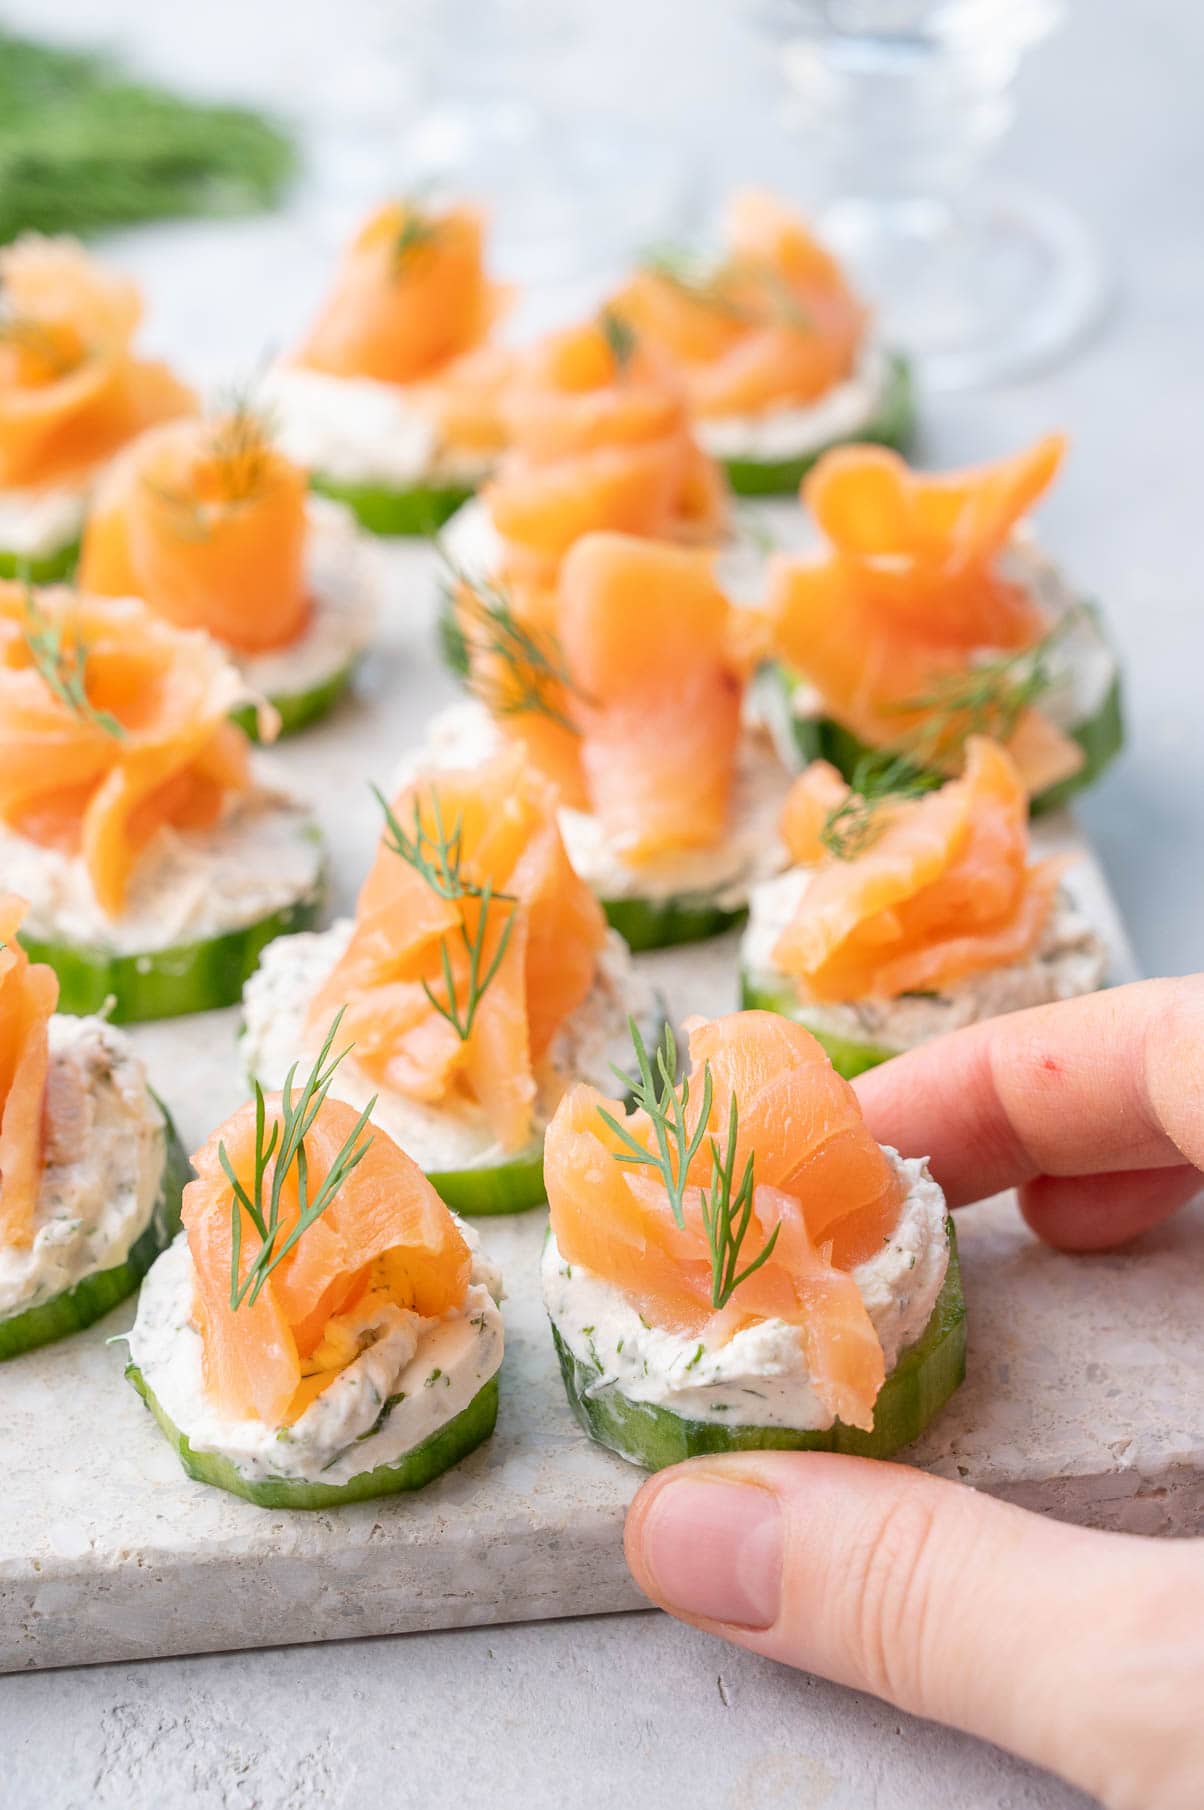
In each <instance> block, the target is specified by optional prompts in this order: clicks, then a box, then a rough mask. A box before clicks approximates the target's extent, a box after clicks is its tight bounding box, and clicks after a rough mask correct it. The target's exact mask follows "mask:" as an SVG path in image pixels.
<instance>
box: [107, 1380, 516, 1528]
mask: <svg viewBox="0 0 1204 1810" xmlns="http://www.w3.org/2000/svg"><path fill="white" fill-rule="evenodd" d="M125 1374H126V1376H127V1377H128V1378H129V1380H130V1382H131V1383H132V1384H133V1385H134V1387H135V1389H136V1390H137V1391H138V1393H139V1395H140V1396H141V1397H142V1399H143V1401H144V1402H145V1403H146V1405H147V1407H148V1408H149V1409H150V1411H151V1413H152V1414H153V1415H154V1417H155V1419H156V1420H157V1421H158V1423H159V1425H160V1426H161V1427H162V1429H163V1431H164V1433H165V1434H166V1435H167V1438H168V1439H169V1441H170V1442H171V1444H172V1445H173V1446H174V1447H175V1450H176V1453H177V1455H178V1457H179V1460H180V1463H181V1464H182V1465H183V1467H184V1469H185V1470H186V1471H187V1473H188V1475H189V1476H190V1477H192V1478H193V1479H195V1481H196V1482H197V1483H209V1484H212V1485H213V1487H214V1488H215V1489H224V1490H228V1491H229V1492H230V1494H231V1495H232V1496H242V1497H243V1498H244V1499H245V1500H246V1501H247V1502H254V1503H256V1504H257V1505H258V1507H260V1508H306V1509H314V1508H338V1507H341V1506H342V1505H343V1504H344V1503H348V1502H366V1501H367V1500H368V1499H369V1498H370V1497H372V1496H390V1495H393V1494H395V1493H396V1492H397V1491H398V1490H411V1489H424V1488H425V1487H426V1485H427V1484H428V1483H432V1482H433V1481H434V1479H435V1478H436V1477H438V1476H440V1475H441V1474H442V1473H443V1472H444V1471H446V1470H448V1469H449V1468H450V1467H451V1466H452V1465H453V1464H458V1463H459V1462H460V1460H461V1458H466V1457H467V1456H468V1454H469V1452H471V1451H473V1450H474V1449H475V1448H476V1447H477V1446H479V1445H480V1444H482V1442H483V1441H484V1440H486V1439H488V1438H489V1435H490V1434H491V1433H492V1432H493V1429H494V1425H495V1423H496V1421H497V1402H498V1379H497V1377H496V1376H491V1377H490V1379H489V1381H488V1382H487V1383H486V1384H485V1386H484V1387H483V1388H482V1389H480V1390H478V1392H477V1393H476V1395H474V1396H473V1398H472V1400H471V1401H470V1402H469V1404H468V1406H467V1407H466V1408H462V1409H461V1411H460V1412H459V1414H457V1415H455V1416H453V1418H452V1419H451V1420H449V1421H448V1422H447V1424H446V1426H442V1427H440V1428H439V1431H438V1432H437V1433H432V1434H431V1435H430V1437H429V1438H427V1439H424V1440H422V1442H421V1443H420V1444H419V1445H416V1446H413V1447H412V1448H411V1449H410V1450H409V1451H408V1452H406V1453H405V1454H404V1455H403V1456H402V1457H401V1458H399V1459H398V1460H397V1462H396V1464H380V1465H377V1467H376V1469H375V1470H372V1471H364V1472H363V1473H362V1474H361V1475H360V1476H358V1477H353V1478H352V1479H351V1481H350V1482H349V1483H305V1482H302V1481H301V1480H300V1479H298V1478H295V1477H265V1478H262V1479H260V1480H259V1481H254V1480H253V1479H251V1478H249V1477H244V1476H243V1474H242V1472H241V1471H239V1470H238V1469H237V1468H236V1466H235V1465H233V1464H232V1463H231V1462H230V1460H229V1459H228V1458H222V1457H221V1456H220V1455H219V1454H218V1453H216V1452H194V1451H193V1449H192V1447H191V1445H190V1444H189V1443H188V1436H187V1434H185V1433H181V1431H180V1429H179V1428H178V1427H177V1426H176V1425H175V1423H174V1422H173V1421H171V1420H169V1419H168V1417H167V1415H166V1414H165V1412H164V1411H163V1408H162V1407H161V1405H160V1403H159V1401H158V1398H157V1397H156V1395H155V1393H154V1390H153V1389H151V1388H150V1386H149V1385H148V1383H147V1381H146V1379H145V1377H144V1376H143V1374H142V1372H141V1370H139V1368H138V1366H137V1364H127V1365H126V1367H125Z"/></svg>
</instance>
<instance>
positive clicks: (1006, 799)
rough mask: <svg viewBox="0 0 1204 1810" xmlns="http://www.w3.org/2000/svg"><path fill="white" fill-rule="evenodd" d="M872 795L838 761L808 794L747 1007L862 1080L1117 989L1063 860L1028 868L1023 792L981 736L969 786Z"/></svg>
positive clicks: (975, 742) (762, 910) (775, 890)
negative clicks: (1001, 1022)
mask: <svg viewBox="0 0 1204 1810" xmlns="http://www.w3.org/2000/svg"><path fill="white" fill-rule="evenodd" d="M859 783H860V785H861V787H862V790H860V791H858V790H857V789H856V785H855V786H854V787H853V788H850V786H849V785H848V783H847V781H845V780H843V779H842V778H841V776H840V774H839V773H838V772H837V771H836V769H835V767H831V766H829V765H828V764H827V763H826V762H824V761H816V762H815V763H814V764H813V765H812V766H810V767H808V768H807V770H806V771H805V772H804V773H802V774H800V775H799V777H798V779H796V780H795V782H794V785H793V787H792V788H791V792H790V795H789V797H788V798H787V801H786V807H785V810H784V812H783V815H782V826H781V829H782V837H783V840H784V841H785V843H786V846H787V848H788V849H789V852H790V858H791V862H792V865H791V867H790V868H789V869H787V871H786V872H785V873H783V874H780V875H778V876H777V877H776V878H774V879H772V880H767V881H766V882H765V883H764V884H763V885H761V886H759V887H757V888H756V890H755V891H754V893H753V897H752V904H751V908H750V911H749V922H748V929H747V931H746V932H745V937H744V946H743V952H742V966H743V993H744V1003H745V1004H746V1005H749V1006H764V1007H768V1008H769V1009H770V1010H774V1011H779V1012H783V1013H785V1014H786V1016H787V1017H790V1018H794V1019H797V1020H798V1021H799V1022H800V1023H801V1024H805V1025H806V1026H807V1028H808V1030H809V1031H811V1033H812V1034H813V1035H814V1036H815V1037H816V1038H817V1039H818V1040H819V1042H820V1043H822V1044H823V1046H824V1048H825V1049H826V1050H827V1051H828V1053H829V1055H830V1056H831V1058H832V1061H833V1063H834V1065H835V1067H836V1068H837V1069H838V1070H839V1072H840V1073H841V1074H843V1075H847V1076H850V1077H851V1076H853V1075H857V1074H860V1073H861V1072H862V1071H863V1070H864V1069H867V1068H872V1067H873V1066H874V1065H875V1064H876V1063H878V1062H881V1061H884V1060H885V1059H886V1058H887V1057H889V1056H893V1055H896V1054H898V1052H899V1051H900V1050H904V1049H910V1048H913V1047H914V1046H915V1045H916V1044H917V1043H921V1042H925V1041H926V1040H927V1039H928V1038H930V1037H936V1036H939V1035H940V1034H941V1033H942V1032H944V1031H951V1030H958V1029H960V1028H961V1027H962V1026H964V1025H968V1024H976V1023H977V1022H978V1021H979V1020H981V1019H983V1018H993V1017H995V1016H997V1015H998V1014H999V1013H1000V1012H1011V1011H1017V1010H1020V1009H1021V1008H1023V1007H1025V1006H1035V1005H1045V1004H1048V1003H1050V1002H1051V1001H1053V1000H1058V999H1069V998H1072V997H1073V996H1074V995H1076V994H1079V993H1090V992H1094V990H1095V989H1096V988H1097V987H1099V986H1101V985H1102V984H1103V981H1104V972H1105V968H1106V959H1107V958H1106V954H1105V950H1104V946H1103V943H1102V942H1101V940H1100V938H1099V937H1098V936H1097V934H1096V932H1095V931H1094V930H1093V929H1092V928H1091V925H1090V924H1089V923H1088V921H1087V919H1086V918H1085V917H1084V916H1083V914H1082V912H1081V911H1080V910H1079V909H1078V907H1077V906H1076V905H1075V903H1074V900H1073V897H1072V896H1071V895H1070V894H1069V893H1068V892H1067V891H1066V889H1065V887H1064V886H1063V884H1062V876H1063V869H1064V866H1065V863H1064V861H1062V860H1060V859H1059V858H1057V857H1056V856H1055V857H1049V858H1046V859H1045V860H1040V861H1032V860H1031V859H1030V851H1029V836H1028V800H1027V797H1026V795H1025V789H1024V783H1023V781H1022V779H1021V777H1020V774H1019V771H1018V770H1017V767H1016V764H1015V762H1014V761H1013V760H1012V758H1011V756H1010V755H1009V754H1008V753H1007V752H1006V750H1005V749H1003V748H1001V747H1000V746H999V745H998V743H996V742H991V741H988V740H986V739H985V738H983V737H978V736H975V737H972V738H971V740H970V741H969V743H968V744H967V748H966V764H965V771H964V773H963V774H962V776H961V777H960V778H958V779H951V780H948V781H947V782H946V783H945V784H944V785H943V786H940V787H939V788H937V789H925V788H924V787H922V786H917V785H916V783H915V781H914V780H913V779H912V778H911V777H910V776H909V775H908V774H907V773H906V772H905V771H903V770H902V769H896V771H895V772H894V774H892V773H891V772H890V770H889V766H883V765H882V763H881V762H879V763H878V765H877V767H876V768H874V769H871V768H868V767H867V768H866V769H864V770H863V771H862V773H861V774H860V775H859ZM892 785H894V786H896V787H897V788H898V789H897V790H892V789H891V788H892Z"/></svg>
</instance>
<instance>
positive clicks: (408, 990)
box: [307, 746, 607, 1150]
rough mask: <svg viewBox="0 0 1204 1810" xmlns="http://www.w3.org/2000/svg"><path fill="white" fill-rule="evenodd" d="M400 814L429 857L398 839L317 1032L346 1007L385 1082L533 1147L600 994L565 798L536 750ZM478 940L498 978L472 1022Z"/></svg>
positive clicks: (453, 778) (426, 783) (436, 788)
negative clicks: (560, 1068) (577, 1019)
mask: <svg viewBox="0 0 1204 1810" xmlns="http://www.w3.org/2000/svg"><path fill="white" fill-rule="evenodd" d="M392 818H393V822H394V824H396V825H397V826H398V827H399V828H400V830H401V831H402V832H403V833H404V834H405V836H406V838H407V839H408V842H409V844H410V846H411V848H412V849H413V848H415V847H417V848H418V849H419V850H420V852H421V861H418V860H416V859H413V858H405V857H403V855H402V854H400V853H399V852H398V851H397V845H396V842H395V840H394V837H393V833H392V830H391V829H387V830H386V833H385V835H384V836H383V837H382V839H381V843H380V846H379V849H378V851H377V855H376V859H375V861H374V863H373V866H372V869H371V871H370V873H369V875H368V878H367V879H366V881H365V882H364V885H363V888H362V890H361V892H360V896H359V901H358V903H357V906H356V916H355V927H354V930H353V931H352V935H351V940H350V942H349V944H348V946H347V949H346V951H345V952H344V954H343V955H342V957H341V958H340V960H339V962H338V963H337V965H336V966H335V968H334V969H333V971H332V972H331V974H330V975H329V977H328V978H327V980H326V981H325V982H324V984H323V985H322V987H321V988H320V989H319V991H318V993H317V994H316V995H315V997H314V999H313V1001H312V1002H311V1005H310V1009H309V1014H308V1033H307V1034H308V1036H309V1038H310V1039H311V1040H318V1039H320V1038H321V1036H322V1035H323V1034H324V1032H325V1030H326V1027H327V1025H328V1024H329V1023H330V1020H331V1018H332V1016H333V1014H334V1013H335V1012H336V1011H338V1010H340V1009H341V1008H345V1016H344V1019H343V1028H344V1030H345V1032H346V1034H347V1037H348V1039H349V1041H351V1042H352V1043H354V1046H355V1061H356V1063H357V1065H358V1066H359V1067H360V1068H362V1069H363V1070H364V1071H365V1072H366V1073H367V1074H369V1075H370V1076H371V1077H372V1078H373V1079H374V1080H376V1081H378V1082H380V1083H381V1084H383V1085H384V1086H386V1087H389V1088H392V1089H393V1090H395V1091H396V1092H398V1093H401V1094H406V1095H409V1096H410V1097H411V1098H414V1099H418V1100H426V1101H431V1102H433V1103H437V1104H439V1103H442V1104H446V1105H449V1106H453V1107H454V1106H455V1104H456V1103H457V1101H459V1102H463V1101H465V1100H470V1101H476V1102H477V1103H478V1104H479V1105H480V1106H481V1107H482V1108H483V1109H484V1111H485V1113H486V1116H487V1118H488V1120H489V1122H490V1124H491V1125H492V1127H493V1128H494V1130H495V1132H496V1134H497V1137H498V1140H499V1142H500V1143H501V1145H502V1146H503V1148H505V1149H507V1150H515V1149H518V1148H521V1146H522V1145H523V1144H525V1143H526V1142H527V1140H528V1139H529V1137H530V1135H531V1129H532V1120H533V1112H534V1107H535V1101H536V1095H537V1091H538V1087H537V1083H538V1079H539V1075H540V1071H541V1065H542V1064H543V1062H544V1058H545V1057H546V1056H547V1053H548V1049H549V1046H550V1044H551V1042H552V1039H553V1037H554V1036H555V1033H556V1031H557V1030H558V1029H559V1027H560V1026H561V1024H563V1022H564V1020H565V1019H566V1018H567V1017H568V1015H569V1014H570V1013H571V1012H573V1011H575V1010H576V1008H577V1007H578V1006H579V1005H580V1004H581V1003H582V1001H583V1000H584V999H585V997H586V995H587V994H588V993H589V991H590V988H591V987H592V986H593V983H594V978H595V975H596V972H597V963H598V956H599V954H600V952H601V949H602V946H603V944H604V942H605V940H606V934H607V933H606V922H605V918H604V916H603V913H602V909H601V907H600V906H599V905H598V903H597V901H596V900H595V899H594V898H593V896H592V894H591V893H590V891H589V889H588V888H587V887H586V885H585V883H584V882H583V881H582V880H581V879H580V878H579V877H578V875H577V874H576V873H575V872H574V870H573V868H572V867H571V866H570V864H569V860H568V856H567V854H566V853H565V849H564V844H563V842H562V841H561V837H560V830H559V827H558V823H557V799H556V794H555V792H554V790H553V788H552V787H551V786H550V785H549V784H548V782H547V781H546V779H544V778H543V777H542V776H541V775H540V774H539V773H538V772H536V771H535V769H534V768H533V767H532V766H530V764H529V763H528V762H527V760H526V757H525V751H524V750H523V749H522V747H521V746H516V747H512V748H510V749H508V750H507V751H506V752H505V753H504V754H502V755H501V756H499V757H498V758H496V759H494V760H492V761H490V762H488V763H487V764H486V765H484V766H481V767H479V768H471V769H465V770H447V771H441V772H439V773H438V775H427V776H423V777H421V778H419V779H418V780H417V781H416V782H415V783H414V784H412V785H410V786H407V787H406V788H405V789H404V790H403V791H402V792H401V793H399V795H398V796H397V798H396V799H395V800H394V802H393V805H392ZM486 888H489V889H490V895H491V896H490V897H489V898H488V901H487V902H486V901H485V899H484V898H483V894H484V892H485V889H486ZM483 920H484V921H483ZM474 943H478V944H479V947H480V956H479V960H478V961H477V964H476V966H477V973H478V975H484V974H488V973H489V971H490V969H491V966H492V965H493V963H494V961H495V958H496V961H497V967H496V971H495V972H494V973H493V976H492V978H491V979H490V980H489V982H488V985H487V986H486V987H485V988H484V989H483V990H482V991H481V994H480V1000H479V1005H478V1007H477V1009H476V1010H475V1012H474V1013H473V1014H472V1017H471V1023H470V1024H467V1018H468V1012H467V1007H468V1002H469V1000H470V999H471V996H472V982H471V969H472V963H471V957H470V954H469V951H470V948H471V946H472V945H473V944H474ZM449 970H450V972H451V975H452V978H453V981H454V993H455V1002H454V1007H455V1016H456V1017H457V1018H458V1019H459V1028H458V1027H457V1024H456V1023H453V1022H451V1021H450V1020H449V1017H448V1015H447V1011H446V1009H445V1010H443V1011H441V1010H440V1009H439V1007H440V1006H443V1007H444V1008H447V1007H448V1006H449V1005H451V1004H452V1002H451V1001H450V1000H449V999H448V995H447V975H448V971H449ZM432 994H433V995H434V998H432ZM436 1002H438V1003H436ZM466 1024H467V1034H466V1035H464V1034H462V1031H463V1029H464V1028H465V1026H466Z"/></svg>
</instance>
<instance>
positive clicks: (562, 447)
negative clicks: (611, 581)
mask: <svg viewBox="0 0 1204 1810" xmlns="http://www.w3.org/2000/svg"><path fill="white" fill-rule="evenodd" d="M506 419H507V423H508V428H509V442H510V445H509V451H508V452H507V454H506V456H505V458H504V459H503V460H502V463H501V466H500V467H499V469H498V472H497V475H496V476H495V477H494V478H493V480H492V481H491V482H490V483H489V484H487V485H486V487H485V489H484V491H483V492H482V494H481V497H480V499H479V500H478V502H477V503H475V504H473V505H471V506H470V507H469V508H467V509H465V510H463V511H462V512H461V514H460V515H459V516H458V517H457V518H456V520H455V522H454V523H453V524H452V525H451V527H450V528H449V530H448V532H447V534H446V535H445V536H444V539H443V543H442V544H443V547H444V550H445V552H446V554H447V556H448V557H449V559H450V561H451V563H452V565H453V567H454V568H456V569H457V570H460V571H463V573H464V574H465V575H466V576H467V577H468V578H470V579H472V580H488V581H492V582H495V583H497V584H498V585H500V586H502V587H503V588H504V589H505V590H506V591H507V593H508V595H509V596H510V598H511V601H512V603H513V606H514V608H515V609H516V610H517V611H518V612H519V614H520V615H521V616H523V617H524V619H532V620H534V619H537V618H538V617H539V615H540V613H541V611H543V610H544V609H546V607H547V601H548V598H549V596H550V594H551V593H552V592H553V591H554V589H555V585H556V581H557V578H558V575H559V572H560V568H561V566H562V564H563V562H564V559H565V556H566V554H567V553H568V552H569V550H570V548H571V547H572V546H573V545H574V543H575V542H576V541H578V540H579V539H580V538H581V536H582V535H584V534H589V533H594V532H598V531H603V530H611V531H613V532H616V533H622V534H633V535H640V536H643V537H645V538H647V539H650V540H667V541H683V542H687V543H698V544H705V545H713V544H716V543H718V542H719V541H720V540H721V539H722V538H723V535H724V533H725V530H726V527H727V507H726V486H725V484H724V481H723V478H722V475H721V474H720V472H719V469H718V467H717V466H716V465H715V464H714V462H713V461H712V460H711V459H709V458H708V457H707V456H706V454H705V453H703V452H702V451H701V450H700V448H699V446H698V445H697V443H696V441H695V439H694V431H693V428H692V426H691V422H690V416H689V411H688V405H687V402H686V397H685V394H684V391H683V390H682V387H681V385H680V383H679V381H678V380H677V378H676V377H675V375H674V374H673V372H672V371H671V370H670V369H669V367H668V366H667V365H666V363H665V361H664V360H663V359H662V358H661V357H659V356H658V355H657V354H655V353H653V352H652V351H651V350H649V349H648V348H647V347H646V346H645V345H644V344H643V342H642V341H641V340H640V339H639V338H638V336H636V335H634V334H632V332H631V330H630V329H629V328H628V327H627V326H626V325H625V323H624V322H622V321H620V320H619V319H618V317H617V316H614V315H610V314H603V315H600V316H598V317H597V318H596V319H594V320H591V321H587V322H585V323H584V324H583V325H581V326H578V327H572V328H569V329H567V330H565V331H562V332H558V333H553V334H550V335H549V336H548V337H547V338H546V339H543V340H541V341H540V342H539V343H538V344H537V345H535V346H533V347H532V348H531V349H530V351H529V352H528V353H527V354H526V355H525V357H524V358H523V359H522V360H521V361H520V363H519V366H518V369H517V371H516V373H515V376H514V378H513V381H512V382H511V385H510V388H509V391H508V395H507V401H506Z"/></svg>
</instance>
